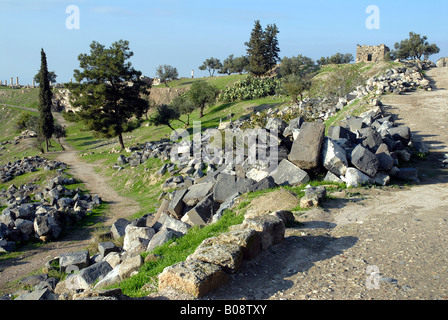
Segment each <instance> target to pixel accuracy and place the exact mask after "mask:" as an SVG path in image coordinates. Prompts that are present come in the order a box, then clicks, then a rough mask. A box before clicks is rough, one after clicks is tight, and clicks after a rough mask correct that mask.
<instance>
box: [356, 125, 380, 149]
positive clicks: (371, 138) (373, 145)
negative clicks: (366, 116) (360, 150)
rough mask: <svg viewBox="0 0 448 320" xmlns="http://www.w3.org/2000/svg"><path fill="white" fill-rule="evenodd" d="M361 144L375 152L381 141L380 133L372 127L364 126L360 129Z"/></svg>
mask: <svg viewBox="0 0 448 320" xmlns="http://www.w3.org/2000/svg"><path fill="white" fill-rule="evenodd" d="M361 137H362V139H363V140H362V146H363V147H365V148H368V149H369V150H370V151H371V152H373V153H375V152H376V151H377V150H378V148H379V146H380V145H381V144H382V143H383V139H382V137H381V135H380V134H379V133H378V132H377V131H376V130H375V129H373V128H366V129H362V130H361Z"/></svg>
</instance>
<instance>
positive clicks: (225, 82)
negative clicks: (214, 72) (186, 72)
mask: <svg viewBox="0 0 448 320" xmlns="http://www.w3.org/2000/svg"><path fill="white" fill-rule="evenodd" d="M246 77H247V75H245V74H243V75H239V74H232V75H229V76H215V77H205V78H182V79H178V80H174V81H170V82H168V84H167V85H168V87H169V88H184V87H189V86H190V85H191V84H192V83H193V82H198V81H205V82H208V83H209V84H211V85H213V86H215V87H216V88H218V89H219V90H223V89H225V88H226V87H227V86H229V85H232V84H233V83H235V82H236V81H240V80H242V79H244V78H246ZM165 87H166V85H165V84H160V85H158V86H155V88H165Z"/></svg>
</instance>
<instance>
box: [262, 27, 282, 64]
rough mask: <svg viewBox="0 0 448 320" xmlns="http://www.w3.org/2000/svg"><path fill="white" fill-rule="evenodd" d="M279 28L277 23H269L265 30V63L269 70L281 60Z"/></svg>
mask: <svg viewBox="0 0 448 320" xmlns="http://www.w3.org/2000/svg"><path fill="white" fill-rule="evenodd" d="M279 33H280V31H279V30H278V28H277V26H276V25H275V24H273V25H268V26H267V27H266V30H265V31H264V45H265V59H266V61H265V63H266V69H267V71H269V70H271V69H272V68H273V67H274V66H275V65H276V64H277V62H278V61H280V57H279V55H278V54H279V52H280V48H279V46H278V39H277V34H279Z"/></svg>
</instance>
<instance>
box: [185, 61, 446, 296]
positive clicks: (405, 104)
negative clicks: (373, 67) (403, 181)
mask: <svg viewBox="0 0 448 320" xmlns="http://www.w3.org/2000/svg"><path fill="white" fill-rule="evenodd" d="M427 75H428V76H429V77H430V78H431V80H432V81H433V85H435V86H436V87H437V89H436V90H434V91H427V92H426V91H419V92H415V93H411V94H406V95H399V96H394V95H388V96H384V97H383V103H384V104H385V108H384V109H385V112H386V113H390V114H394V115H396V116H397V117H398V118H397V119H398V121H399V122H400V123H402V124H405V125H407V126H409V127H410V128H411V130H412V131H413V135H414V136H415V138H416V139H417V140H423V141H425V142H426V143H428V144H429V145H430V146H431V154H430V156H429V157H428V159H427V161H424V162H421V163H418V164H417V166H418V168H419V170H420V176H421V182H420V183H419V184H418V185H416V186H411V187H406V186H402V187H394V188H392V187H389V188H384V189H382V190H379V189H360V190H356V191H355V190H350V192H351V194H345V195H344V194H341V195H339V196H340V197H341V199H340V200H334V201H333V200H332V201H329V202H327V203H325V204H324V205H323V208H320V209H315V210H313V211H311V212H309V213H307V214H306V216H303V217H301V218H300V221H301V222H302V223H303V226H302V227H301V228H299V229H289V230H288V231H287V237H286V239H285V241H284V242H283V243H282V244H281V245H279V246H277V247H275V248H274V249H272V250H271V251H270V252H267V253H266V254H263V255H262V256H260V257H259V258H257V259H256V260H254V261H251V262H249V263H247V264H245V265H244V266H243V268H242V270H241V271H240V272H238V274H236V275H234V276H232V280H231V283H230V285H228V286H226V287H223V288H222V289H219V290H218V291H216V292H215V293H214V294H212V295H210V296H208V297H207V299H241V298H245V299H257V300H259V299H273V300H277V299H287V300H313V299H317V300H369V299H381V300H400V299H405V300H414V299H424V300H435V299H448V256H447V254H446V253H447V252H448V232H447V230H448V172H447V170H446V169H445V170H442V169H441V168H440V165H441V162H440V160H441V159H442V158H443V155H444V154H445V153H448V68H444V69H432V70H430V71H429V72H428V73H427ZM358 191H359V193H358ZM184 298H185V297H184Z"/></svg>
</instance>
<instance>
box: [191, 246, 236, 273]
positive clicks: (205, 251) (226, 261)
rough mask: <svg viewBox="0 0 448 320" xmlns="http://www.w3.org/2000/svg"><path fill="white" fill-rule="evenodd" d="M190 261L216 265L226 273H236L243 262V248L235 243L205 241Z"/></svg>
mask: <svg viewBox="0 0 448 320" xmlns="http://www.w3.org/2000/svg"><path fill="white" fill-rule="evenodd" d="M188 259H193V260H199V261H203V262H208V263H212V264H216V265H218V266H220V267H222V269H223V270H224V272H226V273H235V272H237V271H238V269H239V268H240V267H241V263H242V261H243V248H242V247H240V246H238V245H236V244H233V243H219V242H215V241H214V239H213V238H211V239H206V240H204V241H203V242H202V243H201V244H200V245H199V247H198V248H197V249H196V250H195V252H194V253H193V254H192V255H190V256H189V257H188Z"/></svg>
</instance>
